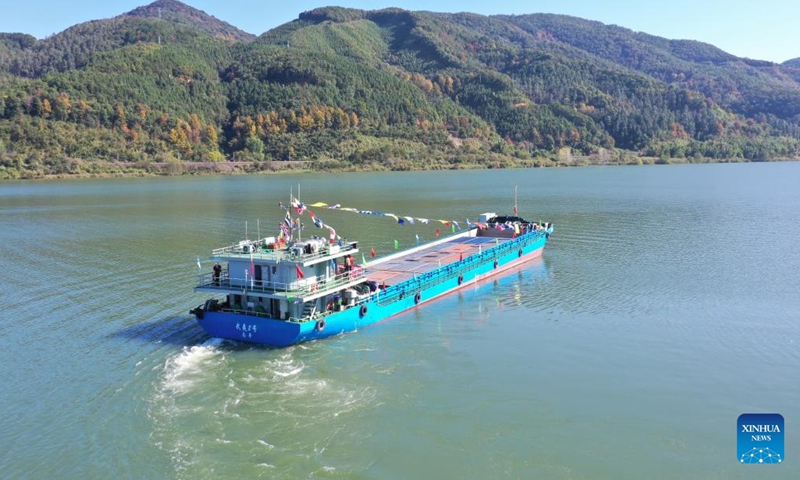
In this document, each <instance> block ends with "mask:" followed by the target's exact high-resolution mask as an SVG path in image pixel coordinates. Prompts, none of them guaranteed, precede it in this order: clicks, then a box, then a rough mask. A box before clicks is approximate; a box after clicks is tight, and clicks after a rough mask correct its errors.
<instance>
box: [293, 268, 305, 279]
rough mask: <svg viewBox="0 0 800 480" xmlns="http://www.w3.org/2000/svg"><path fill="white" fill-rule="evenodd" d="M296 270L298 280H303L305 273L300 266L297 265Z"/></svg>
mask: <svg viewBox="0 0 800 480" xmlns="http://www.w3.org/2000/svg"><path fill="white" fill-rule="evenodd" d="M294 269H295V270H297V278H303V276H304V275H303V271H302V270H300V265H295V266H294Z"/></svg>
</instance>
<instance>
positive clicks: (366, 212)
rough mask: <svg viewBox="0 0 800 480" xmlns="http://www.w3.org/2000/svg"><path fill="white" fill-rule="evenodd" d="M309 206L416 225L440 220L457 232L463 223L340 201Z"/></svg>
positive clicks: (469, 224) (439, 231)
mask: <svg viewBox="0 0 800 480" xmlns="http://www.w3.org/2000/svg"><path fill="white" fill-rule="evenodd" d="M309 207H314V208H325V209H327V210H340V211H342V212H351V213H357V214H359V215H374V216H379V217H389V218H392V219H394V221H395V222H397V224H398V225H415V224H416V223H417V222H419V223H421V224H423V225H428V224H429V223H430V222H439V223H441V224H442V225H444V226H446V227H450V228H451V230H452V231H453V233H455V231H456V229H458V230H461V224H459V223H458V222H457V221H456V220H436V219H428V218H422V217H412V216H408V215H395V214H394V213H388V212H376V211H373V210H363V209H358V208H351V207H343V206H341V205H340V204H338V203H336V204H333V205H330V204H327V203H325V202H317V203H312V204H311V205H309ZM467 224H468V226H472V224H471V223H470V222H469V220H467ZM436 233H437V236H438V234H439V233H441V230H440V229H438V228H437V229H436Z"/></svg>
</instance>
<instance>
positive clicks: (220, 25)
mask: <svg viewBox="0 0 800 480" xmlns="http://www.w3.org/2000/svg"><path fill="white" fill-rule="evenodd" d="M121 16H127V17H143V18H158V19H161V20H164V21H167V22H171V23H174V24H176V25H183V26H187V27H193V28H196V29H198V30H200V31H202V32H205V33H207V34H209V35H211V36H212V37H217V38H222V39H225V40H231V41H236V42H249V41H252V40H254V39H255V38H256V36H255V35H253V34H251V33H247V32H245V31H243V30H240V29H238V28H236V27H234V26H233V25H231V24H229V23H227V22H225V21H222V20H219V19H217V18H215V17H214V16H212V15H209V14H207V13H206V12H204V11H202V10H198V9H196V8H193V7H190V6H189V5H186V4H185V3H182V2H179V1H177V0H156V1H155V2H153V3H151V4H149V5H145V6H143V7H137V8H135V9H133V10H131V11H130V12H128V13H125V14H123V15H121Z"/></svg>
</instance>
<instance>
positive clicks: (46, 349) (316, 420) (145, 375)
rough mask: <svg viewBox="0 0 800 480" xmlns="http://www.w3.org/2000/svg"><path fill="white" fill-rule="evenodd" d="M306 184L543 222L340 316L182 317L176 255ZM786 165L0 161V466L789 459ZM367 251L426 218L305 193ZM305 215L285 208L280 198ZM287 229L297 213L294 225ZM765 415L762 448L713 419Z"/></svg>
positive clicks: (220, 241)
mask: <svg viewBox="0 0 800 480" xmlns="http://www.w3.org/2000/svg"><path fill="white" fill-rule="evenodd" d="M298 184H300V188H301V194H302V195H301V196H302V198H303V199H304V200H305V201H306V202H307V203H312V202H315V201H326V202H329V203H341V204H342V205H343V206H352V207H355V208H364V209H370V210H380V211H391V212H393V213H396V214H398V215H413V216H419V217H427V218H443V219H455V220H459V221H460V220H461V219H464V218H466V217H470V218H475V217H476V215H477V214H478V213H481V212H485V211H497V212H508V211H509V210H510V209H511V207H512V206H513V187H514V185H519V205H520V215H522V216H524V217H527V218H530V219H533V220H539V219H541V220H549V221H553V222H555V224H556V233H555V235H554V236H553V237H552V238H551V240H550V243H548V245H547V248H546V249H545V253H544V256H543V259H542V260H541V261H536V262H533V263H529V264H527V265H525V266H524V267H523V268H520V269H518V270H516V271H514V272H512V273H511V274H509V275H506V276H504V277H502V278H498V279H493V280H490V281H488V282H485V283H483V284H480V285H477V286H470V287H469V288H468V289H465V290H463V291H460V292H458V293H454V294H451V295H449V296H447V297H445V298H442V299H440V300H437V301H435V302H433V303H431V304H427V305H425V306H424V307H423V308H421V309H417V310H412V311H409V312H407V313H405V314H402V315H399V316H397V317H395V318H393V319H391V320H390V321H387V322H383V323H380V324H378V325H375V326H372V327H369V328H366V329H363V330H362V331H359V332H356V333H352V334H348V335H343V336H340V337H335V338H331V339H328V340H326V341H322V342H313V343H308V344H303V345H300V346H295V347H291V348H286V349H280V350H271V349H266V348H262V347H256V346H251V345H247V344H240V343H233V342H228V341H220V340H216V339H211V338H209V337H208V336H207V335H206V334H204V333H203V332H202V331H201V330H200V329H199V327H197V325H196V324H195V323H194V321H193V319H192V318H191V317H190V315H189V314H188V313H187V312H188V310H189V309H190V308H191V307H193V306H195V305H197V304H198V303H200V302H201V301H202V300H203V297H202V296H198V295H196V294H194V293H193V292H192V287H193V285H194V281H195V277H194V276H195V275H196V273H197V267H196V257H197V256H201V257H202V258H203V268H204V269H209V268H210V266H211V263H210V262H209V261H208V260H207V258H208V257H207V256H208V254H209V252H210V250H211V248H214V247H218V246H222V245H225V244H228V243H232V242H234V241H237V240H239V239H240V237H242V236H244V234H245V222H247V229H248V231H249V233H250V236H251V237H254V236H255V234H256V232H257V230H260V231H261V233H262V236H263V235H265V234H266V232H268V231H269V232H272V231H274V229H275V226H276V225H277V223H278V222H279V221H280V219H281V216H282V212H281V210H279V209H278V208H277V203H278V201H281V200H282V201H284V202H285V201H286V199H287V197H288V194H289V189H290V188H292V189H294V191H295V192H296V191H297V185H298ZM798 184H800V164H799V163H780V164H742V165H697V166H652V167H608V168H582V169H568V170H557V169H550V170H507V171H478V172H472V171H468V172H426V173H391V174H388V173H387V174H337V175H303V176H290V175H281V176H272V177H264V176H259V177H200V178H164V179H162V178H154V179H135V180H127V179H126V180H73V181H65V182H28V183H2V184H0V248H1V249H2V255H0V272H2V273H3V277H4V281H3V282H2V283H0V285H2V286H0V293H2V295H0V307H2V308H0V312H2V313H0V342H2V343H1V345H2V348H0V378H2V379H3V382H2V391H3V396H2V399H3V401H2V403H0V412H1V413H2V415H1V416H0V418H2V421H0V478H114V477H121V478H131V477H133V478H256V477H263V478H273V477H277V478H307V477H315V478H316V477H321V478H555V479H562V478H563V479H585V478H587V479H588V478H592V479H594V478H601V479H618V478H631V479H638V478H665V479H666V478H720V479H728V478H742V479H744V478H755V477H759V478H800V467H798V465H800V449H798V448H797V445H798V444H799V443H800V434H798V432H800V430H798V429H797V428H795V427H796V425H797V422H798V419H800V373H799V372H800V282H798V278H800V277H799V276H798V275H799V274H798V272H800V249H798V244H799V243H798V242H799V240H798V239H800V188H798V187H797V185H798ZM317 213H318V214H319V215H320V216H322V217H323V219H324V220H325V221H326V223H329V224H331V225H333V226H334V227H335V228H336V230H337V233H339V234H340V235H342V236H345V237H348V238H349V239H358V240H360V241H361V244H362V247H365V250H367V251H368V250H369V248H371V247H375V249H376V251H377V253H378V254H379V255H382V254H388V253H390V251H392V249H393V247H392V245H393V240H394V239H397V240H398V241H399V242H400V243H401V244H402V245H406V246H407V245H411V244H412V243H413V242H414V235H415V233H416V234H419V235H420V237H421V238H422V239H432V238H433V237H434V231H433V230H435V227H434V226H433V225H429V226H427V227H426V226H421V225H417V226H414V227H408V226H407V227H402V226H398V225H395V224H394V223H392V222H391V221H389V220H388V219H386V218H380V217H369V216H359V215H355V214H349V213H346V212H327V211H324V210H323V211H318V212H317ZM308 223H309V224H310V222H308ZM308 233H317V232H311V231H310V230H309V231H308ZM746 412H777V413H781V414H782V415H783V416H784V417H785V419H786V428H787V432H786V462H785V463H784V464H782V465H779V466H769V467H765V466H742V465H739V464H738V463H737V461H736V433H735V430H736V419H737V417H738V416H739V415H740V414H741V413H746Z"/></svg>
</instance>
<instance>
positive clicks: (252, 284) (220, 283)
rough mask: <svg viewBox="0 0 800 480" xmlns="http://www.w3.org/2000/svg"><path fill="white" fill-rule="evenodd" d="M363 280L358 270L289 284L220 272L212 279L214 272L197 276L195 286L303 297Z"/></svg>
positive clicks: (362, 272) (363, 277) (361, 273)
mask: <svg viewBox="0 0 800 480" xmlns="http://www.w3.org/2000/svg"><path fill="white" fill-rule="evenodd" d="M364 279H365V275H364V271H363V270H362V269H360V268H358V269H353V270H351V271H349V272H343V273H340V274H338V275H334V276H332V277H328V278H319V277H309V278H304V279H298V280H294V281H292V282H290V283H282V282H268V281H266V280H257V279H253V278H237V277H231V276H230V275H229V274H228V272H221V273H220V275H219V278H218V279H217V278H214V272H207V273H201V274H200V275H198V276H197V286H198V287H202V288H210V289H219V290H222V291H224V290H233V289H235V290H239V291H240V290H244V291H245V292H256V293H268V294H273V295H286V296H294V297H296V296H304V295H312V294H318V293H322V292H328V291H335V290H337V289H341V288H342V287H343V286H345V285H348V284H352V283H354V282H360V281H363V280H364Z"/></svg>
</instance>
